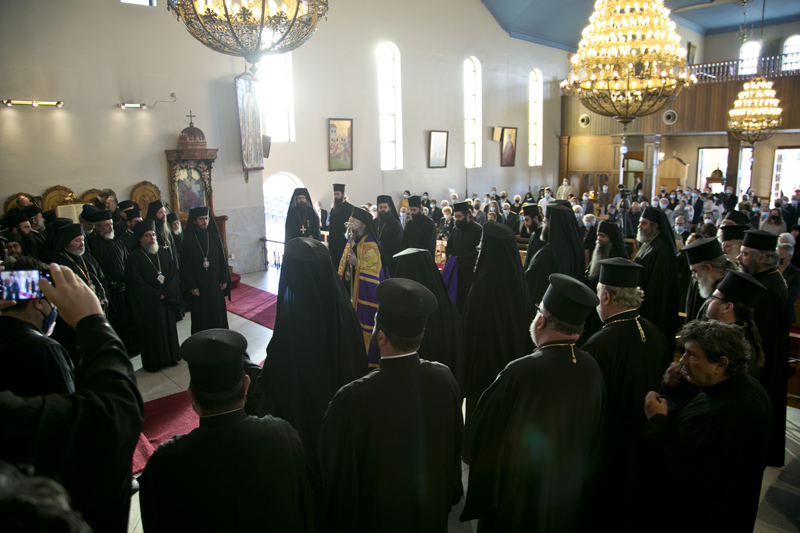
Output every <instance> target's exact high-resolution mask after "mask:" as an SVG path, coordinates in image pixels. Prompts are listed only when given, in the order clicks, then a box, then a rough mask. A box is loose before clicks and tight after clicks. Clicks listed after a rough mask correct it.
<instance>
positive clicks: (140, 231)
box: [133, 218, 156, 243]
mask: <svg viewBox="0 0 800 533" xmlns="http://www.w3.org/2000/svg"><path fill="white" fill-rule="evenodd" d="M148 231H153V232H154V231H156V222H155V220H153V219H150V218H148V219H146V220H142V221H141V222H137V223H136V225H135V226H134V227H133V238H134V239H136V242H137V243H138V242H139V241H140V240H141V238H142V237H144V234H145V233H147V232H148Z"/></svg>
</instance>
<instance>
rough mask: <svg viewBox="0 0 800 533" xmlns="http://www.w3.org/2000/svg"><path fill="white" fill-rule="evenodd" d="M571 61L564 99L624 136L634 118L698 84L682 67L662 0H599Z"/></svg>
mask: <svg viewBox="0 0 800 533" xmlns="http://www.w3.org/2000/svg"><path fill="white" fill-rule="evenodd" d="M594 8H595V11H594V13H592V16H591V17H590V18H589V25H588V26H586V28H584V30H583V38H582V39H581V41H580V43H579V45H578V53H577V54H575V55H573V56H572V69H571V71H570V75H569V78H568V79H566V80H564V81H562V82H561V88H562V91H563V93H564V94H566V95H571V96H572V95H574V96H577V97H578V99H579V100H580V102H581V104H583V106H584V107H586V108H587V109H589V110H591V111H594V112H595V113H597V114H598V115H602V116H607V117H614V118H615V119H616V120H617V121H618V122H619V123H620V124H622V125H623V131H624V130H626V129H627V125H628V124H630V123H631V122H632V121H633V120H634V119H636V118H637V117H643V116H646V115H650V114H652V113H655V112H657V111H659V110H661V109H663V108H665V107H666V106H667V104H669V103H670V102H671V101H672V100H673V99H674V98H675V97H676V96H677V95H678V93H680V92H681V89H683V88H684V87H688V86H692V85H693V84H695V83H696V82H697V79H696V78H695V76H694V75H689V72H688V69H687V67H686V50H685V49H683V48H681V47H680V46H679V45H678V43H679V42H680V37H679V36H678V34H677V33H675V23H674V22H672V20H670V18H669V10H668V9H667V8H665V7H664V3H663V0H651V1H644V2H632V3H621V2H617V1H613V2H612V1H610V0H597V2H596V3H595V5H594Z"/></svg>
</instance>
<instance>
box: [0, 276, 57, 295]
mask: <svg viewBox="0 0 800 533" xmlns="http://www.w3.org/2000/svg"><path fill="white" fill-rule="evenodd" d="M48 276H49V274H48V273H47V272H42V271H41V270H11V271H8V270H4V271H2V272H0V295H2V298H1V299H3V300H31V299H33V298H44V295H43V294H42V291H40V290H39V281H40V280H41V279H42V278H46V277H48Z"/></svg>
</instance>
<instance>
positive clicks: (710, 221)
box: [706, 218, 714, 224]
mask: <svg viewBox="0 0 800 533" xmlns="http://www.w3.org/2000/svg"><path fill="white" fill-rule="evenodd" d="M713 223H714V219H713V218H707V219H706V224H713Z"/></svg>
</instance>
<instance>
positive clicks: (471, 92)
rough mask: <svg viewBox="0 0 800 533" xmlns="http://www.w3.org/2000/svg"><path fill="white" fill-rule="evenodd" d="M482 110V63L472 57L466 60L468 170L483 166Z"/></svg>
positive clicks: (465, 126)
mask: <svg viewBox="0 0 800 533" xmlns="http://www.w3.org/2000/svg"><path fill="white" fill-rule="evenodd" d="M481 110H482V104H481V62H480V61H478V58H477V57H474V56H472V57H469V58H468V59H466V60H464V164H465V165H466V167H467V168H477V167H480V166H481V165H482V164H483V161H482V157H481V156H482V153H483V150H482V148H481V147H482V144H481V140H482V137H481V128H482V127H483V126H482V111H481Z"/></svg>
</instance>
